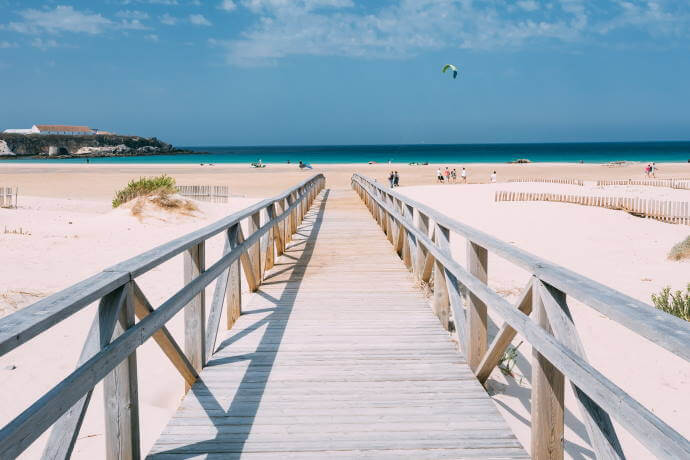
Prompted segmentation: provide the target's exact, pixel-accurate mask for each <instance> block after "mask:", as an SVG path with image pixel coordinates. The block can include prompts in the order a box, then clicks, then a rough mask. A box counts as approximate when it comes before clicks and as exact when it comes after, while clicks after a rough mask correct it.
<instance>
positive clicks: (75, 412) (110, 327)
mask: <svg viewBox="0 0 690 460" xmlns="http://www.w3.org/2000/svg"><path fill="white" fill-rule="evenodd" d="M127 296H128V292H127V289H125V287H120V288H117V289H115V290H114V291H113V292H111V293H110V294H108V295H106V296H105V297H103V298H102V299H101V301H100V303H99V305H98V312H97V313H96V317H95V318H94V320H93V323H92V324H91V328H90V329H89V332H88V335H87V336H86V342H85V343H84V347H83V348H82V350H81V355H80V356H79V361H77V368H78V367H79V366H81V365H82V364H84V363H85V362H86V361H88V360H89V359H90V358H91V357H93V355H95V354H96V353H97V352H98V351H99V350H101V349H102V348H103V347H104V346H106V345H107V344H108V343H110V340H111V339H112V337H113V332H114V331H115V325H116V324H117V321H118V318H119V317H120V310H121V309H122V307H123V305H124V304H125V302H126V301H127ZM92 392H93V390H92V391H89V392H87V393H86V395H84V396H83V397H81V398H80V399H79V401H78V402H77V403H76V404H74V405H73V406H72V407H70V408H69V410H67V412H65V413H64V414H63V415H62V416H61V417H60V418H59V419H58V421H57V422H55V425H54V426H53V429H52V431H51V433H50V437H49V439H48V442H47V444H46V447H45V449H44V450H43V457H42V458H43V459H66V458H69V457H70V456H71V455H72V450H73V449H74V443H75V442H76V441H77V436H79V430H80V429H81V425H82V422H83V421H84V416H85V415H86V409H87V408H88V406H89V402H90V400H91V394H92Z"/></svg>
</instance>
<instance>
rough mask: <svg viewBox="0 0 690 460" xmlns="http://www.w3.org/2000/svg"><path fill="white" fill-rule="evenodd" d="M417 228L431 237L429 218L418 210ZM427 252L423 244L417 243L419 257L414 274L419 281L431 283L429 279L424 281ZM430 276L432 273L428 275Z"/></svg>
mask: <svg viewBox="0 0 690 460" xmlns="http://www.w3.org/2000/svg"><path fill="white" fill-rule="evenodd" d="M417 228H418V229H419V231H420V232H421V233H422V234H423V235H426V236H429V216H427V215H426V214H424V213H423V212H421V211H420V210H419V209H418V210H417ZM426 254H427V250H426V248H425V247H424V245H423V244H421V243H420V242H417V257H416V258H415V259H416V260H415V268H414V274H415V275H416V276H417V278H418V279H420V280H424V281H429V278H428V277H427V279H424V276H423V275H424V261H425V260H426ZM428 275H430V273H429V274H428Z"/></svg>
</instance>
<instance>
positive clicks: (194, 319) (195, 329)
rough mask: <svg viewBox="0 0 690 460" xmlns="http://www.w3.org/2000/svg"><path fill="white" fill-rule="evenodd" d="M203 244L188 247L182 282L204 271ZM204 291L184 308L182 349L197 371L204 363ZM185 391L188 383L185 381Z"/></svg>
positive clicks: (188, 281)
mask: <svg viewBox="0 0 690 460" xmlns="http://www.w3.org/2000/svg"><path fill="white" fill-rule="evenodd" d="M205 253H206V251H205V244H204V243H199V244H198V245H196V246H194V247H192V248H190V249H188V250H187V252H185V257H184V283H185V285H187V284H189V283H190V282H191V281H192V280H193V279H195V278H196V277H198V276H199V275H200V274H201V273H203V272H204V269H205V264H206V254H205ZM205 342H206V293H205V292H204V291H203V290H202V291H201V292H199V293H198V294H197V295H196V296H195V297H194V299H192V301H191V302H189V304H188V305H187V306H186V307H185V309H184V350H185V354H186V355H187V359H189V362H190V363H192V366H194V369H196V370H197V372H199V371H200V370H201V369H202V368H203V367H204V366H205V365H206V344H205ZM185 385H186V386H185V391H186V390H188V389H189V385H187V384H186V383H185Z"/></svg>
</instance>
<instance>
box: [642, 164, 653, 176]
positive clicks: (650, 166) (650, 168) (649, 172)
mask: <svg viewBox="0 0 690 460" xmlns="http://www.w3.org/2000/svg"><path fill="white" fill-rule="evenodd" d="M644 173H645V174H646V175H647V177H649V175H650V174H651V173H652V165H651V164H649V163H647V167H646V168H644Z"/></svg>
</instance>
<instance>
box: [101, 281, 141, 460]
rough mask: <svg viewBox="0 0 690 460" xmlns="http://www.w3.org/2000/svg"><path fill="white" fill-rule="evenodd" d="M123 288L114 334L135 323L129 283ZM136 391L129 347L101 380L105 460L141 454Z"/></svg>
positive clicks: (130, 459)
mask: <svg viewBox="0 0 690 460" xmlns="http://www.w3.org/2000/svg"><path fill="white" fill-rule="evenodd" d="M125 290H126V291H127V297H126V299H127V300H126V301H125V303H124V305H123V306H122V308H121V309H120V314H119V318H118V321H117V324H116V326H115V331H114V334H113V336H114V337H118V336H120V335H122V334H123V333H124V331H126V330H127V329H129V328H130V327H132V326H133V325H134V303H133V301H132V298H133V293H132V283H131V282H130V283H128V284H127V285H126V286H125ZM138 392H139V385H138V383H137V355H136V351H134V350H132V352H131V353H130V354H129V356H127V357H126V358H125V359H124V360H123V361H122V362H120V363H119V364H118V365H117V366H115V368H114V369H113V370H112V371H111V372H110V373H109V374H108V375H107V376H106V377H105V379H104V380H103V398H104V405H105V411H104V412H105V453H106V458H107V459H108V460H137V459H139V458H140V457H141V439H140V434H139V395H138Z"/></svg>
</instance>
